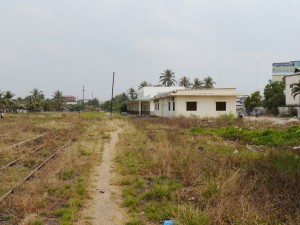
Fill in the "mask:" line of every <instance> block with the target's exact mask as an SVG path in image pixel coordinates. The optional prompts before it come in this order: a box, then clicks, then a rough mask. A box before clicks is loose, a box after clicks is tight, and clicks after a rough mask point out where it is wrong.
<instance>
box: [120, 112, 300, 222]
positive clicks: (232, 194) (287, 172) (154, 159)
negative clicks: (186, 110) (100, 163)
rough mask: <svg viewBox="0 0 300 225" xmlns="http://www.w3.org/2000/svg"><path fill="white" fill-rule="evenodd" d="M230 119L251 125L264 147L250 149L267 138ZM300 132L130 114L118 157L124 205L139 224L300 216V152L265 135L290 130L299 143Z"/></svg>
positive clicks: (295, 219) (294, 219)
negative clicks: (133, 117) (244, 134)
mask: <svg viewBox="0 0 300 225" xmlns="http://www.w3.org/2000/svg"><path fill="white" fill-rule="evenodd" d="M193 127H194V128H196V129H192V128H193ZM224 127H233V128H234V131H235V132H236V131H238V132H241V130H242V132H243V131H247V132H248V131H249V132H252V133H250V134H251V135H252V134H253V133H254V134H255V135H256V137H257V139H256V140H257V141H260V140H263V141H264V143H265V147H264V148H263V150H262V151H254V150H249V149H248V148H247V147H246V144H247V143H249V144H259V143H260V142H252V141H249V140H248V139H243V138H241V137H240V136H238V138H228V137H226V136H224V135H221V134H222V132H223V131H224V130H225V131H226V129H227V128H224ZM246 127H248V128H250V127H252V128H251V129H246ZM191 129H192V131H193V132H191ZM230 129H231V128H230ZM240 129H241V130H240ZM270 131H271V132H270ZM297 132H298V128H294V127H293V128H290V129H288V130H281V129H278V128H277V127H276V126H275V125H272V124H266V123H263V124H259V123H250V124H249V123H248V122H244V121H242V120H238V119H235V118H231V117H230V118H227V117H226V118H225V117H224V118H223V117H222V118H218V119H216V120H214V119H209V118H207V119H197V118H191V119H185V118H174V119H162V118H150V119H146V120H131V125H130V127H129V128H128V129H127V131H126V135H123V136H122V137H121V141H120V143H119V156H118V158H117V160H118V162H119V165H120V171H121V172H122V173H123V174H124V175H126V174H127V178H126V177H125V178H124V180H123V181H122V182H121V184H123V185H124V199H125V200H124V205H125V206H127V207H129V208H130V210H131V212H132V215H133V222H135V223H136V224H146V221H147V220H151V221H154V222H159V221H161V220H163V219H167V218H170V219H173V220H174V221H176V222H177V224H299V223H300V217H299V215H300V207H299V205H298V199H299V198H300V192H299V191H298V188H297V187H298V186H299V185H300V167H299V165H300V162H299V157H298V156H297V155H296V154H294V153H293V152H292V151H287V150H284V151H283V150H282V149H281V148H280V146H283V145H279V144H272V145H269V144H268V143H269V142H268V141H266V139H263V138H265V137H267V136H272V135H274V134H275V135H281V136H282V137H285V135H287V134H288V135H291V137H290V141H291V142H289V144H291V143H293V144H295V143H298V142H296V141H295V138H296V137H298V136H297V135H298V133H297ZM233 134H234V135H235V133H233ZM250 134H249V135H250ZM230 135H232V134H230ZM263 135H265V136H263ZM294 135H295V136H294ZM230 137H232V136H230ZM261 137H263V138H262V139H259V138H261ZM277 139H278V140H279V138H273V139H271V140H272V141H274V142H276V143H280V142H277V141H278V140H277ZM287 139H288V138H287ZM297 141H298V140H297ZM289 144H286V143H285V144H284V146H287V145H289ZM129 174H130V175H129ZM137 183H139V185H136V184H137Z"/></svg>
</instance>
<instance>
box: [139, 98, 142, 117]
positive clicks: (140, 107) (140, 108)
mask: <svg viewBox="0 0 300 225" xmlns="http://www.w3.org/2000/svg"><path fill="white" fill-rule="evenodd" d="M141 114H142V102H141V101H139V116H140V115H141Z"/></svg>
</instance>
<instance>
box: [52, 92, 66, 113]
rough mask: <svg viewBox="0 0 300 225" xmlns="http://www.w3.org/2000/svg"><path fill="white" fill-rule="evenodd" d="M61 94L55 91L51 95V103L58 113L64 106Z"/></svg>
mask: <svg viewBox="0 0 300 225" xmlns="http://www.w3.org/2000/svg"><path fill="white" fill-rule="evenodd" d="M62 95H63V93H62V92H61V91H59V90H57V91H55V92H54V94H53V95H52V97H53V98H52V101H53V103H54V106H55V108H56V110H57V111H60V110H61V109H62V107H63V105H64V104H65V100H64V98H63V96H62Z"/></svg>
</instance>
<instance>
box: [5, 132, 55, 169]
mask: <svg viewBox="0 0 300 225" xmlns="http://www.w3.org/2000/svg"><path fill="white" fill-rule="evenodd" d="M58 138H59V136H55V137H54V138H53V139H51V140H56V139H58ZM48 144H49V142H46V143H44V144H42V145H40V146H39V147H37V148H34V149H33V150H31V151H30V152H29V153H25V154H23V155H22V156H21V157H19V158H17V159H15V160H13V161H11V162H9V163H7V164H6V165H4V166H2V167H1V168H0V172H1V171H3V170H4V169H5V168H7V167H10V166H13V165H15V164H16V163H18V162H19V161H21V160H22V159H24V158H25V157H26V156H28V155H29V154H32V153H36V152H38V151H40V150H41V149H43V148H44V147H45V146H47V145H48Z"/></svg>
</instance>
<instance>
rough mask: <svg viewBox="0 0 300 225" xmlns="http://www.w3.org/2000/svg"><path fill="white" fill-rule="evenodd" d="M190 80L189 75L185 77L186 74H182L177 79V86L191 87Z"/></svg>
mask: <svg viewBox="0 0 300 225" xmlns="http://www.w3.org/2000/svg"><path fill="white" fill-rule="evenodd" d="M191 85H192V84H191V82H190V78H189V77H186V76H183V77H181V78H180V80H179V86H180V87H184V88H185V89H187V88H189V87H191Z"/></svg>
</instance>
